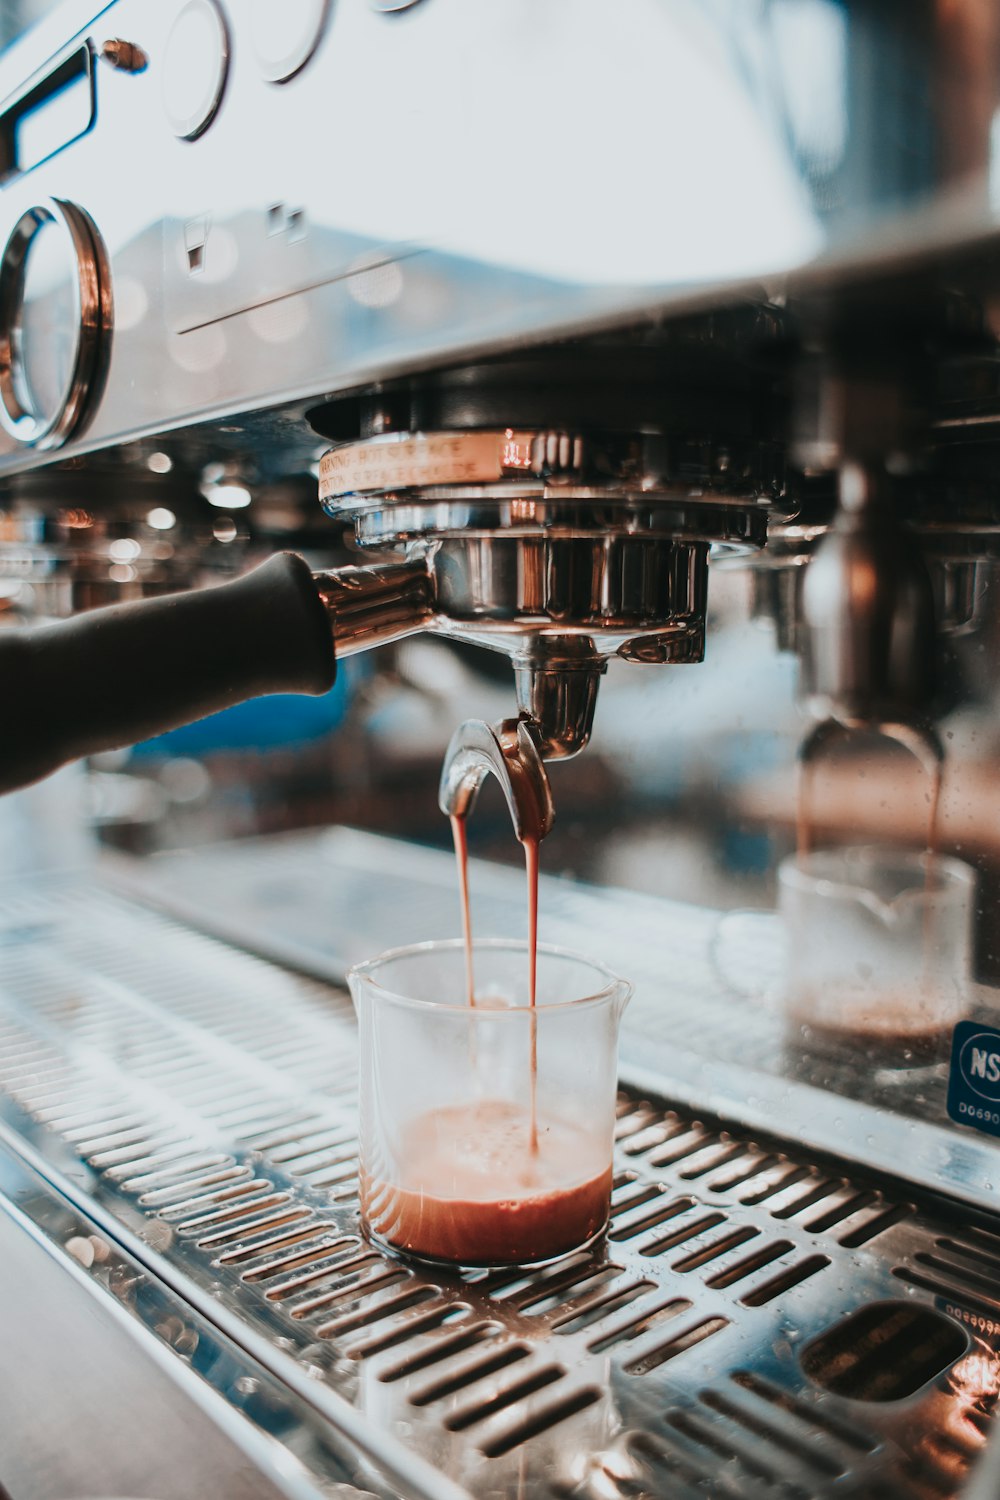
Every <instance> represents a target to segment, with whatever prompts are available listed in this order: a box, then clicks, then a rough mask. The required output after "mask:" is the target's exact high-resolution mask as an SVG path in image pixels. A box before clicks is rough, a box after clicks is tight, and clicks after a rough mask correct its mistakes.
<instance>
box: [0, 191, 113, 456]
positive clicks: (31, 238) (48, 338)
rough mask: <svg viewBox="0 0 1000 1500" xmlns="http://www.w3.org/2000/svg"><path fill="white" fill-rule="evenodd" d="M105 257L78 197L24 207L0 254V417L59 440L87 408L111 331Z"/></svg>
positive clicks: (18, 429)
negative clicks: (76, 201)
mask: <svg viewBox="0 0 1000 1500" xmlns="http://www.w3.org/2000/svg"><path fill="white" fill-rule="evenodd" d="M109 286H110V283H109V278H108V272H107V261H106V257H105V255H104V251H103V246H102V244H101V239H100V236H99V234H98V232H97V230H96V228H95V227H94V225H93V223H92V222H91V220H90V219H89V217H88V216H87V215H86V214H85V213H84V212H83V210H82V209H81V208H78V207H76V205H75V204H72V203H66V202H63V201H61V200H59V199H55V198H52V199H49V200H48V201H47V202H45V203H40V204H37V205H36V206H35V207H33V208H29V209H28V210H27V212H26V213H23V214H22V215H21V217H20V218H19V219H18V221H17V223H16V224H15V225H14V228H13V230H12V231H11V234H10V237H9V238H8V240H7V244H6V246H5V247H4V251H3V255H2V257H0V424H2V426H3V428H4V429H5V430H6V431H7V432H8V433H9V434H10V436H11V437H13V438H14V439H15V440H16V441H17V442H19V443H23V444H25V446H30V447H34V448H56V447H58V446H59V445H60V444H61V443H63V442H65V440H66V438H67V437H69V435H70V433H71V432H73V431H74V429H75V428H77V427H78V426H79V424H80V422H81V421H82V420H83V418H84V417H85V415H86V414H87V411H88V409H92V406H93V401H94V398H95V396H96V390H97V385H98V383H99V376H100V373H101V371H102V367H103V364H104V356H105V354H106V347H107V338H108V334H109V332H110V321H111V313H110V291H109Z"/></svg>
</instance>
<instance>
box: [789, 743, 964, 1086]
mask: <svg viewBox="0 0 1000 1500" xmlns="http://www.w3.org/2000/svg"><path fill="white" fill-rule="evenodd" d="M821 743H823V742H821V741H815V742H813V744H814V746H815V747H816V748H818V747H819V745H820V744H821ZM900 743H904V744H905V745H906V748H907V749H908V750H909V751H910V753H911V754H912V755H913V756H914V758H915V759H916V761H917V763H918V765H919V766H920V768H921V770H922V771H923V772H924V773H925V775H926V776H927V778H928V781H929V783H930V793H929V796H928V813H927V844H926V855H927V863H926V870H925V875H924V893H925V897H926V898H927V899H926V901H925V906H924V915H923V923H922V932H921V944H922V948H923V978H922V981H921V984H920V990H921V991H922V992H923V994H924V995H925V996H926V995H927V994H929V992H930V990H931V978H932V973H933V959H934V915H935V914H934V908H933V903H932V902H931V901H930V899H929V898H930V896H931V894H932V893H933V890H934V877H935V865H936V861H937V854H938V840H939V836H940V830H939V826H938V824H939V817H940V810H941V789H942V785H943V782H944V766H943V765H942V762H941V761H940V759H939V758H938V756H937V754H936V753H935V752H934V750H933V749H932V747H931V746H930V745H929V744H927V743H926V742H925V741H924V740H923V739H922V737H921V738H917V737H916V736H914V738H912V739H911V738H910V737H907V738H906V739H905V740H901V741H900ZM815 800H816V763H815V758H814V757H813V756H810V754H809V751H808V749H807V752H806V755H805V756H804V757H801V758H800V760H799V766H798V794H797V798H796V810H795V852H796V858H797V859H798V861H799V862H800V863H802V862H803V861H804V860H805V859H806V858H807V856H808V855H809V853H810V851H811V849H812V844H813V824H814V821H815V815H816V808H815ZM878 1007H879V1008H878V1011H877V1012H876V1013H875V1014H872V1015H866V1016H865V1017H864V1019H863V1020H861V1019H859V1020H858V1021H857V1022H856V1023H855V1024H854V1025H845V1026H823V1025H817V1024H816V1023H815V1022H813V1021H812V1020H810V1018H809V1017H808V1016H805V1015H804V1016H801V1017H799V1020H800V1021H801V1023H802V1024H804V1025H807V1026H808V1027H809V1030H810V1033H811V1035H810V1044H811V1045H815V1046H818V1047H821V1048H823V1049H824V1050H827V1049H829V1050H835V1051H838V1052H844V1051H849V1050H852V1051H854V1052H855V1053H856V1052H857V1051H858V1050H862V1051H864V1053H865V1054H866V1055H867V1056H868V1058H869V1060H870V1061H871V1062H872V1063H873V1064H874V1065H876V1066H879V1065H882V1066H887V1067H891V1066H896V1067H898V1066H899V1065H900V1063H901V1062H902V1063H903V1065H912V1064H920V1063H927V1062H935V1061H937V1060H938V1059H939V1058H941V1057H945V1056H947V1051H948V1047H949V1045H950V1037H951V1030H952V1023H951V1022H950V1021H949V1022H948V1023H947V1024H946V1025H944V1026H941V1025H934V1024H932V1023H931V1024H928V1019H927V1017H920V1016H919V1015H915V1014H914V1005H913V997H909V996H899V997H898V998H897V999H896V1000H895V1001H893V1000H892V999H891V998H889V997H883V998H880V999H879V1001H878ZM921 1022H922V1024H921ZM915 1023H916V1024H915Z"/></svg>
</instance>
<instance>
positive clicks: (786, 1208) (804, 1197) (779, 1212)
mask: <svg viewBox="0 0 1000 1500" xmlns="http://www.w3.org/2000/svg"><path fill="white" fill-rule="evenodd" d="M810 1175H812V1174H810ZM813 1181H814V1184H815V1185H814V1186H812V1187H810V1188H809V1189H808V1191H806V1192H804V1193H796V1194H795V1195H794V1196H793V1197H791V1198H790V1199H788V1200H786V1201H785V1202H784V1203H779V1204H776V1205H775V1204H772V1206H771V1217H772V1218H773V1219H794V1218H795V1217H796V1216H797V1215H798V1214H802V1213H805V1211H806V1209H807V1208H815V1206H816V1204H817V1203H822V1202H823V1201H824V1199H826V1198H829V1197H830V1196H831V1194H833V1193H835V1192H837V1191H838V1190H839V1189H841V1188H842V1187H844V1183H842V1182H833V1181H831V1180H830V1179H829V1178H823V1179H821V1180H820V1181H819V1182H815V1177H813Z"/></svg>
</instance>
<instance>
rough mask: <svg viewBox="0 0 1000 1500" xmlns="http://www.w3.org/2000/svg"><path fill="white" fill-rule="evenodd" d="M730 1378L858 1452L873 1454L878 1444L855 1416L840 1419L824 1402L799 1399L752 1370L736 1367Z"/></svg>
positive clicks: (746, 1389)
mask: <svg viewBox="0 0 1000 1500" xmlns="http://www.w3.org/2000/svg"><path fill="white" fill-rule="evenodd" d="M731 1379H732V1381H733V1384H734V1385H737V1386H739V1387H741V1389H743V1390H745V1391H750V1392H751V1393H752V1394H753V1395H754V1396H757V1397H758V1398H759V1399H760V1400H761V1401H766V1402H768V1403H769V1404H770V1405H771V1406H775V1407H778V1408H780V1409H781V1410H782V1411H785V1412H788V1413H789V1414H790V1415H791V1416H794V1417H797V1418H798V1419H799V1421H800V1422H801V1423H802V1424H803V1426H804V1427H806V1428H808V1429H810V1430H811V1431H812V1432H813V1433H818V1434H823V1433H826V1434H828V1435H829V1436H830V1437H832V1438H835V1439H836V1441H837V1442H838V1443H843V1444H845V1445H846V1446H847V1447H848V1448H853V1449H855V1450H856V1451H857V1452H859V1453H874V1452H875V1450H876V1448H877V1447H878V1439H877V1438H876V1437H875V1436H874V1435H873V1434H872V1433H870V1432H866V1431H865V1429H864V1428H863V1427H862V1426H860V1424H859V1423H858V1421H857V1418H856V1416H855V1417H854V1419H853V1420H852V1421H850V1422H848V1421H847V1420H846V1419H845V1420H843V1421H841V1420H840V1419H839V1418H837V1417H836V1416H834V1415H833V1414H832V1413H831V1412H830V1411H829V1410H828V1409H827V1406H826V1405H823V1406H820V1405H819V1403H818V1401H816V1400H810V1401H809V1402H806V1401H804V1400H800V1399H799V1398H798V1397H796V1396H793V1395H792V1394H791V1393H790V1392H788V1391H786V1390H783V1389H782V1388H781V1387H780V1386H776V1385H774V1384H773V1383H772V1382H771V1381H770V1380H765V1379H764V1377H763V1376H762V1375H757V1374H755V1373H754V1372H753V1371H752V1370H737V1371H736V1372H735V1374H734V1375H733V1376H732V1377H731Z"/></svg>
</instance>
